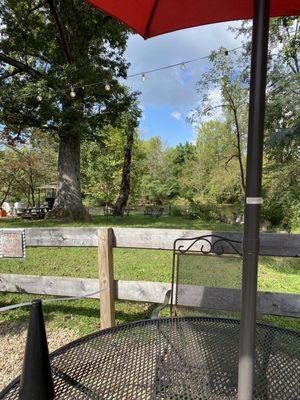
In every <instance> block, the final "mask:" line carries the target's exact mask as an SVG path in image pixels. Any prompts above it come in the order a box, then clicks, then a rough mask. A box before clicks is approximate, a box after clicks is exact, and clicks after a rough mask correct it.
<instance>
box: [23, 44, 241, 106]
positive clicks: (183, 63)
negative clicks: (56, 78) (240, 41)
mask: <svg viewBox="0 0 300 400" xmlns="http://www.w3.org/2000/svg"><path fill="white" fill-rule="evenodd" d="M242 48H243V46H239V47H235V48H233V49H230V50H225V51H224V54H225V55H229V53H230V52H233V51H236V50H239V49H242ZM209 58H210V55H207V56H203V57H199V58H194V59H191V60H186V61H181V62H179V63H176V64H170V65H165V66H163V67H158V68H154V69H150V70H147V71H145V72H143V73H141V72H138V73H134V74H130V75H127V79H129V78H135V77H138V76H140V77H141V80H142V82H145V80H146V74H150V73H153V72H158V71H162V70H165V69H170V68H174V67H180V69H182V70H183V69H186V64H190V63H194V62H197V61H201V60H205V59H209ZM103 84H104V85H105V86H104V87H105V90H107V91H108V90H110V89H111V85H110V84H109V83H108V82H106V83H105V81H98V82H93V83H87V84H85V85H84V86H83V85H80V84H79V83H78V84H77V83H76V84H75V85H74V86H71V88H70V96H71V97H72V98H74V97H76V92H75V89H80V88H81V89H83V88H84V87H92V86H98V85H103ZM67 90H68V89H67V88H66V89H60V90H57V91H56V94H59V93H65V92H66V91H67ZM53 94H54V93H53ZM29 96H30V95H26V96H22V97H29ZM36 99H37V100H38V101H42V100H43V98H42V96H41V95H40V94H39V95H37V96H36Z"/></svg>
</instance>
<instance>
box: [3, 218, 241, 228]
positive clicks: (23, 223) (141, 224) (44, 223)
mask: <svg viewBox="0 0 300 400" xmlns="http://www.w3.org/2000/svg"><path fill="white" fill-rule="evenodd" d="M89 226H90V227H91V226H95V227H99V226H102V227H105V226H108V227H111V226H112V227H113V226H119V227H127V228H129V227H134V228H169V229H172V228H173V229H203V230H206V229H207V230H216V231H241V230H242V226H241V225H235V224H232V225H231V224H225V223H221V222H205V221H201V220H199V219H189V218H184V217H173V216H168V215H163V216H161V217H159V218H155V217H150V216H147V215H146V216H144V215H139V214H136V215H129V216H124V217H111V216H109V217H106V216H103V215H91V221H90V222H88V223H84V222H70V223H68V222H57V221H48V220H26V219H25V220H24V219H13V218H5V219H4V218H2V219H1V218H0V228H54V227H56V228H57V227H89Z"/></svg>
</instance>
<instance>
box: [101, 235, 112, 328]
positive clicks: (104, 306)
mask: <svg viewBox="0 0 300 400" xmlns="http://www.w3.org/2000/svg"><path fill="white" fill-rule="evenodd" d="M98 243H99V245H98V263H99V287H101V289H105V290H104V291H101V292H100V318H101V328H102V329H105V328H111V327H112V326H114V325H115V323H116V322H115V294H114V289H115V288H114V264H113V248H112V229H111V228H103V229H99V230H98Z"/></svg>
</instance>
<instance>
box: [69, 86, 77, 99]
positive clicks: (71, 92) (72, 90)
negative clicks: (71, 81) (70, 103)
mask: <svg viewBox="0 0 300 400" xmlns="http://www.w3.org/2000/svg"><path fill="white" fill-rule="evenodd" d="M70 96H71V97H73V98H74V97H76V92H75V90H74V88H73V86H71V91H70Z"/></svg>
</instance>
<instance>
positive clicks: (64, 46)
mask: <svg viewBox="0 0 300 400" xmlns="http://www.w3.org/2000/svg"><path fill="white" fill-rule="evenodd" d="M48 4H49V8H50V11H51V13H52V15H53V17H54V20H55V23H56V27H57V32H58V36H59V39H60V47H61V49H62V51H63V53H64V56H65V58H66V60H67V62H68V63H71V62H72V57H71V53H70V49H69V45H68V42H67V39H66V34H65V30H64V26H63V24H62V22H61V19H60V16H59V13H58V11H57V7H56V4H55V0H48Z"/></svg>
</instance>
